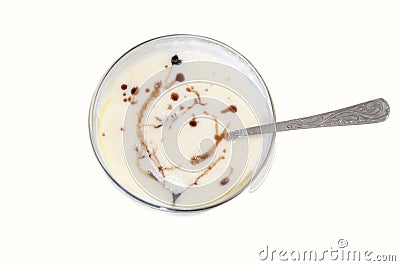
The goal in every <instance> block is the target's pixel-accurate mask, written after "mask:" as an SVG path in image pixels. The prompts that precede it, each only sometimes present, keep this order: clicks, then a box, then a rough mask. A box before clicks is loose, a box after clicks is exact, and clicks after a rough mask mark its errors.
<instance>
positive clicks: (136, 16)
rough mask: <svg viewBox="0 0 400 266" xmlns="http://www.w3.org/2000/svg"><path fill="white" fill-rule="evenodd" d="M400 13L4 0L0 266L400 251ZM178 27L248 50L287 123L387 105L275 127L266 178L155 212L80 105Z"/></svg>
mask: <svg viewBox="0 0 400 266" xmlns="http://www.w3.org/2000/svg"><path fill="white" fill-rule="evenodd" d="M399 14H400V3H399V2H398V1H348V0H347V1H258V2H256V1H241V2H240V4H239V3H237V4H236V3H234V1H216V0H214V1H206V0H202V1H175V0H173V1H159V2H154V1H132V0H130V1H108V2H99V1H96V2H95V1H93V2H92V3H89V2H84V1H67V2H66V3H57V2H56V1H8V2H5V1H2V2H1V8H0V28H1V31H0V34H1V35H0V40H1V44H0V45H1V49H0V70H1V77H0V79H1V83H0V84H1V98H0V99H1V104H0V116H1V132H0V156H1V177H0V265H143V264H152V265H160V264H164V263H165V264H167V265H191V266H192V265H228V264H232V263H233V264H235V265H253V264H254V265H262V264H263V265H267V264H272V263H271V262H270V261H260V260H259V258H258V253H259V251H261V250H262V249H263V248H265V246H266V245H269V246H270V248H272V249H274V248H276V249H288V250H295V249H300V250H302V249H303V250H304V249H318V250H324V249H329V248H330V247H333V248H335V247H337V241H338V239H340V238H344V239H346V240H347V241H348V242H349V248H352V249H361V250H365V249H370V250H373V251H375V252H377V253H379V252H380V253H383V254H393V253H394V254H397V259H398V260H400V250H399V249H398V247H399V246H400V240H399V239H400V238H399V237H400V229H399V224H400V217H399V210H398V203H399V199H400V196H399V184H400V182H399V178H400V175H399V149H400V140H399V131H400V125H399V121H400V120H399V116H400V110H399V108H400V97H399V96H400V93H399V91H400V75H399V74H400V49H399V48H400V34H399V33H400V15H399ZM171 33H191V34H199V35H205V36H209V37H212V38H215V39H218V40H220V41H222V42H225V43H227V44H228V45H230V46H232V47H234V48H235V49H237V50H238V51H240V52H241V53H242V54H244V55H245V56H246V57H247V58H248V59H249V60H250V61H251V62H252V63H253V64H254V65H255V66H256V68H257V69H258V70H259V72H260V73H261V74H262V76H263V78H264V79H265V81H266V83H267V85H268V87H269V89H270V91H271V94H272V97H273V100H274V103H275V107H276V112H277V119H278V120H285V119H291V118H296V117H301V116H306V115H311V114H315V113H319V112H325V111H329V110H332V109H336V108H340V107H345V106H348V105H351V104H356V103H359V102H362V101H366V100H369V99H373V98H378V97H383V98H385V99H386V100H387V101H388V102H389V103H390V106H391V116H390V118H389V120H388V121H386V122H384V123H382V124H374V125H365V126H358V127H347V128H324V129H315V130H305V131H296V132H295V131H293V132H285V133H279V134H278V136H277V149H276V151H277V152H276V156H275V159H274V163H273V166H272V170H271V172H270V174H269V176H268V178H267V180H266V182H265V183H264V184H263V186H262V187H261V188H260V189H259V190H257V191H256V192H255V193H253V194H250V193H248V192H245V193H243V194H242V195H240V196H239V197H238V198H236V199H234V200H233V201H231V202H229V203H227V204H225V205H223V206H220V207H218V208H215V209H213V210H210V211H207V212H205V213H201V214H196V215H191V216H181V215H173V214H166V213H163V212H158V211H154V210H151V209H148V208H146V207H143V206H141V205H138V204H137V203H135V202H133V201H132V200H130V199H129V198H128V197H126V196H125V195H124V194H122V193H121V192H120V191H118V190H117V189H116V187H115V186H113V185H112V183H111V182H110V181H109V180H108V178H107V177H106V175H105V173H104V172H103V170H102V168H101V167H100V165H99V163H98V162H97V160H96V159H95V156H94V154H93V151H92V148H91V145H90V142H89V135H88V125H87V117H88V110H89V104H90V100H91V97H92V94H93V92H94V90H95V88H96V85H97V83H98V81H99V79H100V77H101V76H102V75H103V73H104V72H105V71H106V69H107V68H108V67H109V65H111V63H112V62H114V60H116V59H117V58H118V57H119V56H120V55H122V54H123V53H124V52H125V51H127V50H128V49H130V48H131V47H132V46H135V45H136V44H138V43H140V42H142V41H145V40H147V39H149V38H153V37H156V36H160V35H165V34H171ZM278 264H281V265H289V264H290V263H289V262H280V263H278ZM293 264H295V265H299V264H301V263H299V262H296V263H293ZM315 264H321V263H315ZM370 264H372V263H370ZM380 265H382V263H380ZM392 265H394V263H392Z"/></svg>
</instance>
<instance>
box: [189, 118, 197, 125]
mask: <svg viewBox="0 0 400 266" xmlns="http://www.w3.org/2000/svg"><path fill="white" fill-rule="evenodd" d="M189 125H190V126H191V127H196V126H197V121H196V120H195V119H194V118H193V119H192V120H190V122H189Z"/></svg>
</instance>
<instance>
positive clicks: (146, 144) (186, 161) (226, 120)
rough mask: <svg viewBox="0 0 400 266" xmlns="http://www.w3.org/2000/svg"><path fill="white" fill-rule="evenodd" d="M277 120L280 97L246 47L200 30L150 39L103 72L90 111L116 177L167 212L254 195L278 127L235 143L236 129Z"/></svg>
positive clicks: (96, 140) (98, 149)
mask: <svg viewBox="0 0 400 266" xmlns="http://www.w3.org/2000/svg"><path fill="white" fill-rule="evenodd" d="M267 123H275V111H274V107H273V103H272V99H271V96H270V94H269V91H268V89H267V86H266V85H265V83H264V81H263V80H262V78H261V76H260V75H259V73H258V72H257V70H256V69H255V68H254V67H253V66H252V64H251V63H250V62H249V61H248V60H247V59H246V58H245V57H244V56H242V55H241V54H239V53H238V52H237V51H235V50H233V49H232V48H230V47H229V46H227V45H225V44H223V43H221V42H218V41H216V40H213V39H210V38H206V37H202V36H194V35H169V36H163V37H158V38H155V39H151V40H149V41H146V42H144V43H141V44H139V45H138V46H136V47H134V48H132V49H131V50H129V51H128V52H126V53H125V54H124V55H123V56H121V57H120V58H119V59H118V60H117V61H116V62H115V63H114V64H113V65H112V66H111V67H110V68H109V69H108V70H107V72H106V73H105V75H104V76H103V77H102V78H101V80H100V83H99V85H98V87H97V89H96V91H95V93H94V96H93V99H92V102H91V106H90V113H89V132H90V139H91V143H92V146H93V150H94V152H95V154H96V156H97V158H98V160H99V162H100V164H101V166H102V167H103V168H104V170H105V171H106V173H107V175H108V176H109V177H110V178H111V180H112V181H113V182H114V183H115V184H116V185H117V186H118V187H119V188H120V189H121V190H122V191H123V192H125V193H126V194H127V195H129V196H130V197H131V198H133V199H135V200H137V201H139V202H141V203H143V204H145V205H147V206H149V207H153V208H156V209H159V210H166V211H172V212H193V211H200V210H206V209H209V208H212V207H215V206H218V205H220V204H222V203H225V202H227V201H228V200H230V199H233V198H234V197H236V196H237V195H238V194H240V193H241V192H242V191H243V190H244V189H245V188H247V187H249V191H255V190H256V189H257V188H258V187H259V186H260V184H261V183H262V182H263V180H264V179H265V177H266V175H267V173H268V171H269V168H270V166H271V161H272V156H273V150H274V143H275V133H271V134H265V135H263V136H252V137H249V138H243V139H240V140H235V141H231V142H230V141H227V140H226V136H227V135H226V134H227V132H228V131H231V130H235V129H239V128H243V127H250V126H255V125H260V124H267Z"/></svg>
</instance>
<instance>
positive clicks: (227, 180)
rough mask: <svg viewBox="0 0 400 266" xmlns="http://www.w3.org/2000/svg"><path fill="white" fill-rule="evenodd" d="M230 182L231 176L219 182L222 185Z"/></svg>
mask: <svg viewBox="0 0 400 266" xmlns="http://www.w3.org/2000/svg"><path fill="white" fill-rule="evenodd" d="M228 182H229V177H224V178H223V179H222V180H221V181H220V182H219V183H220V184H221V186H225V185H226V184H228Z"/></svg>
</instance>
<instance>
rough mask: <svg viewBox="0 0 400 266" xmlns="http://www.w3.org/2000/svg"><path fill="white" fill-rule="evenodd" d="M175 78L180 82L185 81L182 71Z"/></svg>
mask: <svg viewBox="0 0 400 266" xmlns="http://www.w3.org/2000/svg"><path fill="white" fill-rule="evenodd" d="M175 80H176V81H178V82H182V81H185V76H184V75H183V74H182V73H178V74H176V78H175Z"/></svg>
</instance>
